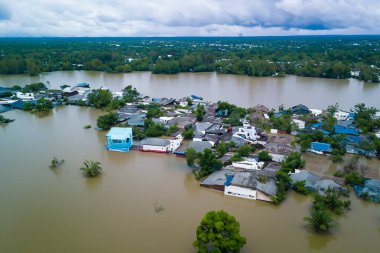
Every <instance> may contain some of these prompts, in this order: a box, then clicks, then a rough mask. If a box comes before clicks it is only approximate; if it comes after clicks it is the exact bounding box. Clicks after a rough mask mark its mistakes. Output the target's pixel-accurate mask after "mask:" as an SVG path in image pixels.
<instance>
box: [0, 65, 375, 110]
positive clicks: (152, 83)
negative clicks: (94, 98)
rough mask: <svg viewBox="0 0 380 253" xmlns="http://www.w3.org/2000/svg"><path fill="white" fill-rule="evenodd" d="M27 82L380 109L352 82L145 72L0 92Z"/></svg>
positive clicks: (7, 80)
mask: <svg viewBox="0 0 380 253" xmlns="http://www.w3.org/2000/svg"><path fill="white" fill-rule="evenodd" d="M32 82H43V83H49V84H50V86H51V88H58V87H59V86H60V85H63V84H68V85H76V84H78V83H81V82H87V83H89V84H90V85H91V86H92V87H94V88H98V87H101V86H105V87H107V88H109V89H111V90H114V91H120V90H121V89H122V88H123V87H125V86H126V85H133V86H134V87H136V88H137V89H138V90H139V91H140V92H142V93H143V94H145V95H149V96H152V97H174V98H179V97H183V96H189V95H191V94H195V95H199V96H202V97H203V98H204V99H206V100H209V101H218V100H226V101H229V102H232V103H234V104H237V105H240V106H244V107H250V106H255V105H257V104H264V105H266V106H269V107H273V108H277V107H278V106H279V105H281V104H284V105H285V106H293V105H296V104H300V103H302V104H305V105H307V106H309V107H310V108H318V109H325V108H326V107H327V106H328V105H332V104H335V103H339V105H340V106H341V108H342V109H345V110H349V109H350V108H352V107H353V106H354V105H355V104H357V103H361V102H364V103H366V105H370V106H374V107H377V108H380V99H379V95H380V84H373V83H364V82H361V81H358V80H356V79H344V80H337V79H321V78H310V77H297V76H287V77H285V78H272V77H264V78H257V77H249V76H238V75H224V74H217V73H215V72H211V73H180V74H177V75H154V74H151V73H150V72H133V73H127V74H110V73H104V72H95V71H57V72H50V73H42V74H41V75H40V76H37V77H30V76H27V75H0V86H13V85H25V84H30V83H32Z"/></svg>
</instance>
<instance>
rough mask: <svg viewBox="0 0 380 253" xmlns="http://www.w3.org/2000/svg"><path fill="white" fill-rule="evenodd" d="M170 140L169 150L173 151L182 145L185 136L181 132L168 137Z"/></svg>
mask: <svg viewBox="0 0 380 253" xmlns="http://www.w3.org/2000/svg"><path fill="white" fill-rule="evenodd" d="M168 140H169V141H170V144H169V148H168V150H169V152H173V151H175V150H177V148H179V146H181V143H182V141H183V136H182V135H181V134H179V135H177V136H176V137H174V138H171V139H168Z"/></svg>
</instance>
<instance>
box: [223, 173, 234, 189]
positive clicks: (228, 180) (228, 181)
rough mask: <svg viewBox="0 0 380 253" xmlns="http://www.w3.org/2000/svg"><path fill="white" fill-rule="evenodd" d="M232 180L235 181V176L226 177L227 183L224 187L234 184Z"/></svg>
mask: <svg viewBox="0 0 380 253" xmlns="http://www.w3.org/2000/svg"><path fill="white" fill-rule="evenodd" d="M232 179H234V175H226V182H225V183H224V185H225V186H229V185H230V184H231V182H232Z"/></svg>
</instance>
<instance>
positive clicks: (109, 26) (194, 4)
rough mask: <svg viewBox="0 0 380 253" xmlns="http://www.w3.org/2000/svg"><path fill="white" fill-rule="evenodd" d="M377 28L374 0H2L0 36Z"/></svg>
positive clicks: (379, 16) (377, 1) (379, 14)
mask: <svg viewBox="0 0 380 253" xmlns="http://www.w3.org/2000/svg"><path fill="white" fill-rule="evenodd" d="M332 34H334V35H350V34H380V0H186V1H183V0H14V1H10V0H0V36H1V37H18V36H23V37H28V36H33V37H34V36H58V37H61V36H62V37H66V36H70V37H87V36H89V37H127V36H139V37H140V36H141V37H144V36H284V35H332Z"/></svg>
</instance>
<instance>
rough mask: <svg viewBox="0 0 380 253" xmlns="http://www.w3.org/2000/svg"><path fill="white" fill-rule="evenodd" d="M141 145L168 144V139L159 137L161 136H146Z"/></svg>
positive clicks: (163, 145)
mask: <svg viewBox="0 0 380 253" xmlns="http://www.w3.org/2000/svg"><path fill="white" fill-rule="evenodd" d="M141 143H142V145H150V146H162V147H165V146H168V145H169V144H170V141H169V140H165V139H161V138H147V139H145V140H143V141H142V142H141Z"/></svg>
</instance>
